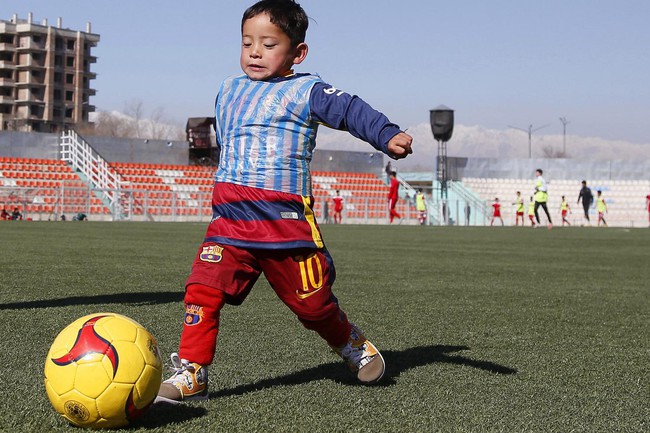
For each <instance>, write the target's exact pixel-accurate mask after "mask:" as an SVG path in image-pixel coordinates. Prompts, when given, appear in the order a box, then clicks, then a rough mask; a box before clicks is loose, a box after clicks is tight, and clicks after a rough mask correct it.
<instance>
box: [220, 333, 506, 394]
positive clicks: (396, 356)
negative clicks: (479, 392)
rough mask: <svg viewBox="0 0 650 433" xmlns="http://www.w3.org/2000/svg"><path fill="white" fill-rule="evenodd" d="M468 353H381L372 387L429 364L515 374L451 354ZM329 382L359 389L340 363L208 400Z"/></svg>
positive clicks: (443, 349)
mask: <svg viewBox="0 0 650 433" xmlns="http://www.w3.org/2000/svg"><path fill="white" fill-rule="evenodd" d="M462 350H469V347H467V346H439V345H437V346H420V347H413V348H410V349H406V350H387V351H382V352H381V353H382V356H383V357H384V360H385V361H386V372H385V374H384V377H383V378H382V380H381V382H380V383H379V384H377V385H374V386H390V385H394V384H395V383H396V379H397V377H399V375H400V374H402V373H403V372H404V371H406V370H409V369H411V368H415V367H421V366H424V365H429V364H437V363H443V364H454V365H464V366H468V367H473V368H476V369H479V370H483V371H487V372H489V373H495V374H504V375H505V374H516V373H517V370H516V369H514V368H510V367H506V366H504V365H500V364H496V363H494V362H490V361H481V360H476V359H471V358H468V357H465V356H460V355H454V354H453V353H455V352H460V351H462ZM322 379H330V380H334V381H336V382H339V383H343V384H347V385H359V382H357V380H356V379H355V377H354V376H353V375H351V374H350V373H349V371H348V370H347V368H346V367H345V365H344V364H343V363H342V362H330V363H327V364H322V365H319V366H317V367H312V368H308V369H305V370H301V371H297V372H295V373H291V374H287V375H284V376H280V377H275V378H272V379H264V380H260V381H258V382H255V383H251V384H247V385H240V386H237V387H234V388H230V389H221V390H218V391H214V392H211V393H210V398H217V397H228V396H232V395H242V394H246V393H248V392H252V391H260V390H262V389H265V388H271V387H274V386H286V385H300V384H303V383H307V382H311V381H314V380H322Z"/></svg>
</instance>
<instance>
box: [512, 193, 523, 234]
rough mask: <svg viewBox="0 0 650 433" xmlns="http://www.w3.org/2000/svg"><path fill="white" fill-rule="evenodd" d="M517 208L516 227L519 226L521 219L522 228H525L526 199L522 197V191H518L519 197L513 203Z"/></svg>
mask: <svg viewBox="0 0 650 433" xmlns="http://www.w3.org/2000/svg"><path fill="white" fill-rule="evenodd" d="M513 205H514V206H515V225H516V226H518V225H519V219H520V218H521V226H522V227H523V226H524V198H523V197H522V196H521V191H517V197H516V198H515V202H514V203H513Z"/></svg>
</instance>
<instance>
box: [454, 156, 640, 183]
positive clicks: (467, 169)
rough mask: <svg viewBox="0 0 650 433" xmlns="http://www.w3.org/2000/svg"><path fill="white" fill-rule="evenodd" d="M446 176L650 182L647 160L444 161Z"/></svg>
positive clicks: (463, 159)
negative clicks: (541, 176) (539, 172)
mask: <svg viewBox="0 0 650 433" xmlns="http://www.w3.org/2000/svg"><path fill="white" fill-rule="evenodd" d="M448 162H449V165H448V167H449V176H450V178H451V179H453V180H460V179H462V178H463V177H478V178H495V179H503V178H509V179H528V178H533V177H534V176H535V170H536V169H537V168H541V169H542V170H544V179H546V180H547V181H550V180H553V179H558V180H559V179H565V180H575V179H580V180H582V179H586V180H589V179H598V180H643V179H650V161H647V160H577V159H553V158H550V159H544V158H533V159H517V158H508V159H499V158H457V157H454V158H448Z"/></svg>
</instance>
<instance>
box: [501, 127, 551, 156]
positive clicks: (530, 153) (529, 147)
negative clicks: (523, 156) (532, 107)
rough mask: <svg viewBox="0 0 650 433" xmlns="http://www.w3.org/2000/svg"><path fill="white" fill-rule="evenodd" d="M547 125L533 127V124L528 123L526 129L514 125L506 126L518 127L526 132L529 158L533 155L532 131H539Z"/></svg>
mask: <svg viewBox="0 0 650 433" xmlns="http://www.w3.org/2000/svg"><path fill="white" fill-rule="evenodd" d="M547 126H549V125H543V126H540V127H538V128H535V129H533V125H528V129H524V128H517V127H516V126H510V125H508V128H512V129H518V130H520V131H524V132H526V133H528V158H529V159H530V158H532V157H533V132H535V131H539V130H540V129H542V128H546V127H547Z"/></svg>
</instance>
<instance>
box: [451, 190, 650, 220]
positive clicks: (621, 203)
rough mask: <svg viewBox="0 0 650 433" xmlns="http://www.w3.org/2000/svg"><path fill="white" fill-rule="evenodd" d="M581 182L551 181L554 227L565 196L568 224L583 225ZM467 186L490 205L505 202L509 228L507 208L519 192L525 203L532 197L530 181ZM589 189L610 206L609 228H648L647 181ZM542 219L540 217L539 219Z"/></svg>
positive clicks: (593, 216) (595, 216) (593, 217)
mask: <svg viewBox="0 0 650 433" xmlns="http://www.w3.org/2000/svg"><path fill="white" fill-rule="evenodd" d="M580 182H581V180H580V179H575V180H573V179H569V180H567V179H557V180H549V181H548V188H549V202H548V207H549V212H550V213H551V218H553V222H554V223H555V225H561V222H562V218H561V216H560V211H559V209H560V203H561V198H562V196H563V195H564V196H565V197H566V199H567V201H568V203H569V206H570V207H571V210H572V214H570V215H569V221H570V222H571V224H574V225H582V224H584V218H583V209H582V204H577V199H578V193H579V191H580V187H581V184H580ZM463 183H464V184H465V186H467V187H468V188H470V189H471V190H472V191H473V192H475V193H476V194H477V195H478V196H479V197H481V199H482V200H485V201H486V202H488V203H491V202H492V201H493V200H494V198H495V197H498V198H499V200H500V201H501V202H502V205H503V206H502V214H503V217H504V220H505V223H506V225H513V224H514V206H511V211H510V212H509V211H508V205H509V204H510V203H513V202H514V201H515V195H516V192H517V191H521V195H522V197H523V198H524V200H525V202H526V204H527V203H528V201H529V199H530V197H531V196H532V195H533V181H532V180H531V179H495V178H463ZM587 186H589V188H591V190H592V193H593V194H594V200H595V196H596V191H598V190H601V191H602V192H603V197H604V198H605V202H606V203H607V210H608V211H607V215H606V217H605V218H606V220H607V223H608V224H609V225H610V226H620V227H647V225H648V213H647V207H646V203H645V197H646V194H647V191H650V181H648V180H589V182H588V184H587ZM540 218H541V216H540ZM590 220H591V224H592V225H596V222H597V220H598V213H597V211H596V210H595V203H594V204H593V205H592V208H591V210H590Z"/></svg>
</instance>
